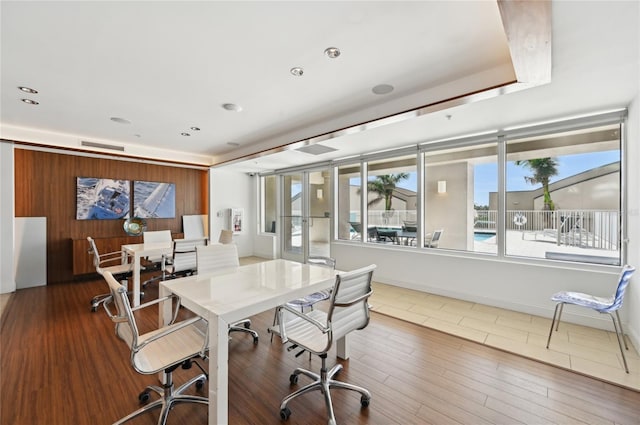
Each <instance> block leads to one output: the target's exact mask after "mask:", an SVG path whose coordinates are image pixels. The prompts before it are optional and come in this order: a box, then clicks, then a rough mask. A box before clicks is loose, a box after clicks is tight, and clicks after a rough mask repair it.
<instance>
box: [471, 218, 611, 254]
mask: <svg viewBox="0 0 640 425" xmlns="http://www.w3.org/2000/svg"><path fill="white" fill-rule="evenodd" d="M476 213H477V218H476V220H475V225H474V228H475V229H476V230H493V231H495V229H496V218H497V211H495V210H477V211H476ZM619 217H620V212H619V211H615V210H556V211H531V210H527V211H522V210H509V211H507V215H506V222H505V225H506V228H507V230H521V231H523V232H534V233H536V234H540V235H541V236H542V237H545V238H551V239H554V240H555V241H556V243H557V244H558V245H566V246H580V247H589V248H599V249H607V250H612V251H615V250H617V249H618V245H619Z"/></svg>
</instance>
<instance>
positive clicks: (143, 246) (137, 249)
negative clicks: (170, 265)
mask: <svg viewBox="0 0 640 425" xmlns="http://www.w3.org/2000/svg"><path fill="white" fill-rule="evenodd" d="M122 249H123V250H124V251H127V252H129V253H131V254H135V253H145V254H146V253H149V252H154V251H161V252H163V251H167V250H169V251H170V250H172V249H173V242H153V243H133V244H127V245H122Z"/></svg>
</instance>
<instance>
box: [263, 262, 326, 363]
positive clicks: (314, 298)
mask: <svg viewBox="0 0 640 425" xmlns="http://www.w3.org/2000/svg"><path fill="white" fill-rule="evenodd" d="M307 263H308V264H314V265H317V266H323V267H329V268H332V269H335V268H336V260H335V259H334V258H331V257H323V256H312V257H309V258H307ZM329 297H331V289H327V290H325V291H318V292H314V293H313V294H309V295H306V296H304V297H300V298H296V299H295V300H291V301H289V302H287V305H288V306H289V307H294V308H298V309H300V311H301V312H304V309H305V308H310V309H313V306H314V304H316V303H319V302H320V301H324V300H328V299H329ZM278 310H279V307H278V308H276V310H275V313H274V315H273V325H272V326H271V327H270V328H269V329H268V331H269V333H270V334H271V341H273V335H274V334H278V333H279V330H278V329H279V326H278V317H279V316H278ZM293 348H295V347H293ZM298 355H300V353H298Z"/></svg>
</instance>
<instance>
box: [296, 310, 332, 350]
mask: <svg viewBox="0 0 640 425" xmlns="http://www.w3.org/2000/svg"><path fill="white" fill-rule="evenodd" d="M305 315H306V316H307V317H309V318H311V319H313V320H317V321H318V322H320V323H327V313H325V312H323V311H320V310H312V311H309V312H307V313H305ZM286 328H287V338H289V339H290V340H292V341H295V342H296V344H298V345H301V346H304V347H305V348H307V349H308V350H309V352H311V353H316V354H317V353H322V352H323V351H324V350H325V349H326V348H327V336H326V332H322V331H321V330H320V329H318V328H317V327H316V326H314V325H312V324H310V323H309V322H308V321H306V320H304V319H302V318H300V317H295V318H293V319H291V320H288V321H287V322H286Z"/></svg>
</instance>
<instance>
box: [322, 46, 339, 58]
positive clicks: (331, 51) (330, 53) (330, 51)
mask: <svg viewBox="0 0 640 425" xmlns="http://www.w3.org/2000/svg"><path fill="white" fill-rule="evenodd" d="M324 54H325V55H327V57H328V58H331V59H335V58H337V57H338V56H340V49H338V48H337V47H327V48H326V49H324Z"/></svg>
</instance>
